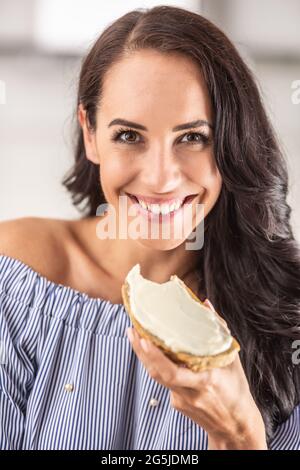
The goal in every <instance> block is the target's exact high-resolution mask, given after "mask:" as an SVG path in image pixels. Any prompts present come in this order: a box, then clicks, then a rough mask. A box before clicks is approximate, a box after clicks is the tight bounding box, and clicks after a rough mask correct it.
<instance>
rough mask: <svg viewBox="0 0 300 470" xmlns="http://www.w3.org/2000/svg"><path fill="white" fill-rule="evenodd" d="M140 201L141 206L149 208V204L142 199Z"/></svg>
mask: <svg viewBox="0 0 300 470" xmlns="http://www.w3.org/2000/svg"><path fill="white" fill-rule="evenodd" d="M139 203H140V204H141V206H142V207H143V208H144V209H147V204H146V203H145V202H144V201H140V200H139Z"/></svg>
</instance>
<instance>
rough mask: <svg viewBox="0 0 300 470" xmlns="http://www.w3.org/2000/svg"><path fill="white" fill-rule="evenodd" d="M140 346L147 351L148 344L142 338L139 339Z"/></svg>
mask: <svg viewBox="0 0 300 470" xmlns="http://www.w3.org/2000/svg"><path fill="white" fill-rule="evenodd" d="M141 346H142V348H143V350H144V351H145V352H149V346H148V344H147V341H146V340H145V339H144V338H142V339H141Z"/></svg>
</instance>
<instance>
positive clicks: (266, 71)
mask: <svg viewBox="0 0 300 470" xmlns="http://www.w3.org/2000/svg"><path fill="white" fill-rule="evenodd" d="M159 4H163V5H175V6H180V7H183V8H186V9H189V10H192V11H195V12H199V13H201V14H203V15H204V16H206V17H207V18H208V19H210V20H212V21H213V22H214V23H215V24H216V25H218V26H219V27H220V28H221V29H222V30H223V31H224V32H225V33H226V34H227V35H228V36H229V37H230V39H231V40H232V41H233V42H234V44H235V45H236V46H237V48H238V49H239V51H240V52H241V54H242V56H243V57H244V59H245V60H246V62H247V63H248V65H250V67H251V68H252V70H253V71H254V73H255V75H256V77H257V81H258V84H259V88H260V91H261V94H262V97H263V100H264V103H265V106H266V109H267V112H268V114H269V115H270V118H271V120H272V122H273V124H274V127H275V130H276V131H277V134H278V136H279V140H280V142H281V146H282V149H283V151H284V154H285V157H286V159H287V162H288V168H289V175H290V192H289V198H288V202H289V204H290V205H291V207H292V209H293V210H292V226H293V229H294V233H295V236H296V238H297V239H298V240H300V185H299V183H298V182H299V180H300V159H299V130H300V92H299V93H298V92H297V89H296V88H297V87H298V89H299V91H300V32H299V31H300V1H299V0H286V1H284V2H283V1H282V0H252V1H251V2H249V1H247V0H202V1H201V0H185V1H184V0H181V1H179V0H178V1H170V2H163V1H161V2H159V1H134V0H126V1H124V0H110V1H109V2H103V1H100V0H0V142H1V146H0V220H5V219H13V218H17V217H23V216H40V217H53V218H66V219H69V218H77V217H79V215H80V214H79V212H78V211H77V210H76V209H75V208H74V207H73V206H72V204H71V199H70V196H69V195H68V193H67V192H66V191H65V189H64V188H63V186H62V185H61V180H62V178H63V176H64V175H65V173H66V171H67V170H68V169H69V168H70V166H71V165H72V163H73V152H72V150H73V142H72V123H73V122H74V113H75V100H76V99H75V97H76V86H77V80H78V74H79V70H80V63H81V59H82V57H83V55H84V54H85V52H86V50H87V48H89V47H90V46H91V44H92V43H93V41H94V40H95V38H96V37H97V36H98V35H99V34H100V33H101V30H102V29H103V28H104V27H106V26H107V25H108V24H109V23H110V22H112V21H113V20H114V19H116V18H117V17H119V16H121V15H122V14H124V13H126V12H127V11H130V10H132V9H134V8H144V7H145V8H149V7H152V6H155V5H159Z"/></svg>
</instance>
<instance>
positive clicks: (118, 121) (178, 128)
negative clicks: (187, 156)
mask: <svg viewBox="0 0 300 470" xmlns="http://www.w3.org/2000/svg"><path fill="white" fill-rule="evenodd" d="M117 124H119V125H122V126H128V127H134V128H135V129H140V130H142V131H148V129H147V127H145V126H143V125H142V124H138V123H136V122H132V121H127V119H120V118H117V119H113V120H112V121H111V122H110V123H109V124H108V127H111V126H115V125H117ZM203 125H204V126H208V127H210V128H211V129H213V126H212V125H211V124H210V123H209V122H208V121H205V119H197V120H196V121H191V122H187V123H185V124H179V125H178V126H175V127H173V129H172V131H173V132H177V131H182V130H184V129H191V128H195V127H200V126H203Z"/></svg>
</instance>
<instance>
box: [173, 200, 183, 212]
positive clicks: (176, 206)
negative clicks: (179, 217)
mask: <svg viewBox="0 0 300 470" xmlns="http://www.w3.org/2000/svg"><path fill="white" fill-rule="evenodd" d="M182 203H183V201H177V202H175V207H174V210H175V211H177V209H179V207H180V206H181V204H182Z"/></svg>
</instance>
